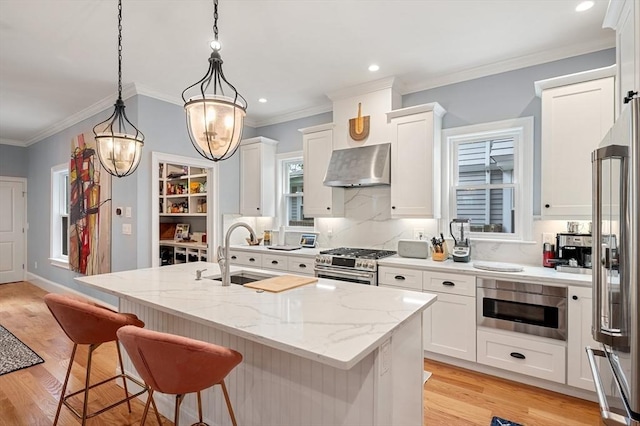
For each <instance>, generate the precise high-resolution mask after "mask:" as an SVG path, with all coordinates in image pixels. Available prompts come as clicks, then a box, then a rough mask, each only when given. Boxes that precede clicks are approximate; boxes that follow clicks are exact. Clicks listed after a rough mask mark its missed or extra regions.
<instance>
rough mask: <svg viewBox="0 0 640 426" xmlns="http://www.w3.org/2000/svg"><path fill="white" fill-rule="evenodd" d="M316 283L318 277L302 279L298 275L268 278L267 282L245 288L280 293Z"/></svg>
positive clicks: (248, 284) (250, 284) (255, 283)
mask: <svg viewBox="0 0 640 426" xmlns="http://www.w3.org/2000/svg"><path fill="white" fill-rule="evenodd" d="M316 281H318V279H317V278H316V277H301V276H298V275H281V276H279V277H273V278H267V279H266V280H261V281H254V282H252V283H247V284H245V285H244V286H245V287H249V288H255V289H258V290H265V291H270V292H272V293H279V292H281V291H285V290H289V289H292V288H296V287H300V286H303V285H306V284H311V283H315V282H316Z"/></svg>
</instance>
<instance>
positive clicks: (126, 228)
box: [122, 223, 131, 235]
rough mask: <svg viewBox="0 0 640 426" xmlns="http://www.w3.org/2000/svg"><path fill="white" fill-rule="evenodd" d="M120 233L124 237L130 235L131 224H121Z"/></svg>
mask: <svg viewBox="0 0 640 426" xmlns="http://www.w3.org/2000/svg"><path fill="white" fill-rule="evenodd" d="M122 233H123V234H124V235H131V224H130V223H123V224H122Z"/></svg>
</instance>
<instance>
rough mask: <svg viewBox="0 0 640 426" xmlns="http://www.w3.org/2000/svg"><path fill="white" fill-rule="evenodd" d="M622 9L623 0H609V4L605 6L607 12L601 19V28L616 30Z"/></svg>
mask: <svg viewBox="0 0 640 426" xmlns="http://www.w3.org/2000/svg"><path fill="white" fill-rule="evenodd" d="M623 9H624V0H609V6H608V7H607V13H606V14H605V15H604V20H603V21H602V28H611V29H612V30H617V29H618V28H617V26H618V23H619V22H620V15H621V14H622V10H623Z"/></svg>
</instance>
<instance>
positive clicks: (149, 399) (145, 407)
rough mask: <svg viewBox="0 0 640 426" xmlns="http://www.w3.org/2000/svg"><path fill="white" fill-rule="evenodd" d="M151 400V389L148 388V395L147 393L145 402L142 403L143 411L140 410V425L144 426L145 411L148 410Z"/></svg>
mask: <svg viewBox="0 0 640 426" xmlns="http://www.w3.org/2000/svg"><path fill="white" fill-rule="evenodd" d="M151 401H153V391H152V390H151V389H149V395H147V403H146V404H144V411H143V412H142V418H141V419H140V426H144V422H145V421H146V420H147V413H148V412H149V406H150V405H151ZM161 424H162V423H161Z"/></svg>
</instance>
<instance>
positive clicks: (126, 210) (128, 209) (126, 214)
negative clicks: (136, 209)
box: [124, 207, 131, 217]
mask: <svg viewBox="0 0 640 426" xmlns="http://www.w3.org/2000/svg"><path fill="white" fill-rule="evenodd" d="M124 217H131V207H125V208H124Z"/></svg>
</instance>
